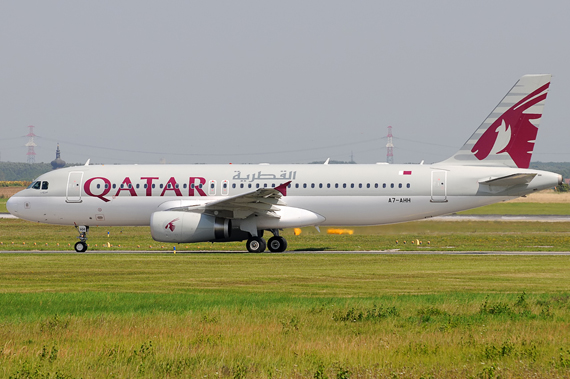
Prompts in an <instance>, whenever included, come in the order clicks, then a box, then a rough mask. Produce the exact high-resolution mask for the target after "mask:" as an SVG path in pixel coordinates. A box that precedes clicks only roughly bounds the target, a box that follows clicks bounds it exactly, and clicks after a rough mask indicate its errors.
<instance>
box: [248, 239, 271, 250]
mask: <svg viewBox="0 0 570 379" xmlns="http://www.w3.org/2000/svg"><path fill="white" fill-rule="evenodd" d="M245 246H246V247H247V251H249V252H250V253H263V252H264V251H265V247H266V246H267V245H266V243H265V240H264V239H263V238H261V237H251V238H250V239H248V240H247V243H246V244H245Z"/></svg>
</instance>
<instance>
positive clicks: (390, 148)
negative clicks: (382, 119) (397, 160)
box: [386, 126, 394, 164]
mask: <svg viewBox="0 0 570 379" xmlns="http://www.w3.org/2000/svg"><path fill="white" fill-rule="evenodd" d="M392 137H393V136H392V127H391V126H388V135H387V136H386V138H388V142H387V143H386V162H387V163H389V164H393V163H394V142H393V141H392Z"/></svg>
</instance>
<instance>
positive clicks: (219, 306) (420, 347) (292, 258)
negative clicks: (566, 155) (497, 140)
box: [0, 201, 570, 378]
mask: <svg viewBox="0 0 570 379" xmlns="http://www.w3.org/2000/svg"><path fill="white" fill-rule="evenodd" d="M1 204H2V203H1V202H0V206H1ZM535 204H538V206H537V205H535ZM505 205H507V206H509V207H511V208H510V209H513V210H514V209H520V208H517V207H521V206H520V205H518V204H517V203H501V204H496V205H494V206H495V207H502V206H505ZM544 205H545V204H544V203H539V202H536V201H535V202H533V203H530V204H529V203H523V206H522V207H523V208H525V209H527V211H526V212H528V209H535V212H537V213H535V214H544V213H550V212H541V209H546V208H544ZM546 205H547V206H550V205H551V204H550V203H548V204H546ZM494 206H490V207H494ZM554 206H555V207H562V208H564V207H565V206H566V204H564V203H557V204H554ZM533 207H534V208H533ZM495 209H497V208H495ZM489 213H501V212H495V211H490V212H489ZM511 214H518V213H511ZM526 214H529V213H526ZM558 214H564V213H558ZM352 229H353V231H354V233H353V234H352V235H328V234H326V228H323V229H322V232H321V233H318V232H317V231H316V230H315V229H314V228H303V231H302V233H301V235H299V236H295V235H293V234H292V232H291V231H289V230H286V231H285V233H284V234H285V236H286V237H287V239H288V241H289V250H293V251H294V250H309V251H311V250H312V251H325V252H326V251H327V250H355V249H357V250H382V249H398V250H404V251H412V252H413V251H418V252H423V251H426V250H436V251H457V250H459V251H465V250H467V251H482V250H485V251H497V250H511V251H512V250H523V251H528V250H532V251H569V250H570V223H558V222H556V223H539V222H508V223H507V222H488V221H482V222H480V221H478V222H469V221H463V222H434V221H421V222H412V223H405V224H396V225H386V226H377V227H363V228H352ZM75 237H76V232H75V229H74V228H73V227H69V226H65V227H60V226H52V225H42V224H35V223H30V222H25V221H22V220H12V219H0V250H4V251H6V250H20V251H27V252H26V253H25V254H21V253H3V254H0V377H6V378H109V377H111V378H112V377H115V378H124V377H150V378H165V377H167V378H186V377H202V378H204V377H206V378H499V377H500V378H521V377H528V378H530V377H533V378H534V377H549V378H550V377H558V378H570V286H569V284H568V283H570V257H567V256H548V255H546V256H489V255H454V256H448V255H430V256H426V255H366V254H349V255H333V254H235V253H223V252H222V253H215V254H212V253H208V251H210V250H216V251H244V250H245V248H244V244H243V243H228V244H209V243H199V244H189V245H179V246H177V249H178V254H176V255H175V254H172V249H173V246H172V245H166V246H164V245H162V244H159V243H157V242H155V241H153V240H152V239H151V238H150V232H149V228H148V227H130V228H128V227H125V228H117V227H114V228H103V227H101V228H95V227H93V228H91V231H90V238H89V240H88V242H89V244H90V250H99V251H101V250H103V251H105V250H109V251H111V252H112V251H114V250H125V249H128V250H134V251H137V250H140V251H143V250H144V251H147V250H151V251H154V252H155V253H154V254H112V253H111V254H96V255H89V254H75V253H73V254H41V253H39V254H36V253H33V251H34V250H68V251H69V250H71V249H72V245H73V243H74V242H75V241H76V238H75ZM416 241H421V245H418V244H416ZM404 242H405V243H404ZM412 242H414V243H412ZM46 244H47V245H46ZM58 244H59V246H58ZM107 244H110V245H111V247H103V246H104V245H107ZM197 250H199V251H200V253H193V254H181V253H180V252H181V251H189V252H195V251H197Z"/></svg>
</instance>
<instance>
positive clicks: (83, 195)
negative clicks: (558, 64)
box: [6, 74, 562, 253]
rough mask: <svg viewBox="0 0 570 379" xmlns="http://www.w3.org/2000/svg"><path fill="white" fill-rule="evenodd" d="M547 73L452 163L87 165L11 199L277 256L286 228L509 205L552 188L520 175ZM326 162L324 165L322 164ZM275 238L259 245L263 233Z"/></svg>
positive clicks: (539, 176) (72, 220) (55, 217)
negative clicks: (235, 244) (507, 202)
mask: <svg viewBox="0 0 570 379" xmlns="http://www.w3.org/2000/svg"><path fill="white" fill-rule="evenodd" d="M550 79H551V75H549V74H544V75H525V76H523V77H521V79H520V80H519V81H518V82H517V83H516V84H515V86H514V87H513V88H512V89H511V90H510V91H509V92H508V94H507V95H506V96H505V97H504V98H503V99H502V100H501V101H500V102H499V104H498V105H497V106H496V107H495V109H494V110H493V111H492V112H491V114H489V116H487V118H486V119H485V120H484V121H483V123H482V124H481V125H480V126H479V127H478V128H477V130H476V131H475V133H473V135H472V136H471V137H470V138H469V139H468V140H467V142H465V144H464V145H463V147H461V149H459V151H458V152H457V153H455V154H454V155H453V156H451V157H450V158H448V159H446V160H444V161H441V162H437V163H433V164H423V162H422V164H380V163H379V164H357V165H329V164H276V165H274V164H271V165H269V164H259V165H256V164H240V165H237V164H225V165H220V164H216V165H186V164H182V165H164V164H161V165H90V164H89V161H87V163H86V165H85V166H76V167H68V168H63V169H57V170H54V171H51V172H48V173H46V174H43V175H41V176H40V177H38V178H37V179H36V180H35V181H33V182H32V184H31V185H30V186H29V187H28V188H27V189H24V190H22V191H20V192H18V193H17V194H15V195H14V196H12V197H10V199H9V200H8V202H7V204H6V206H7V208H8V211H9V212H10V213H11V214H13V215H15V216H17V217H19V218H22V219H24V220H29V221H34V222H40V223H47V224H59V225H74V226H75V227H76V228H77V230H78V232H79V237H78V238H79V241H78V242H77V243H76V244H75V250H76V251H77V252H85V251H86V250H87V248H88V245H87V242H86V241H87V235H88V232H89V226H150V232H151V235H152V238H153V239H155V240H156V241H160V242H169V243H192V242H205V241H209V242H227V241H244V240H245V241H247V242H246V248H247V250H248V251H249V252H256V253H259V252H263V251H265V249H266V248H268V249H269V250H270V251H271V252H283V251H285V250H286V249H287V241H286V239H285V238H283V236H281V235H280V231H281V230H283V229H285V228H300V227H305V226H316V227H317V229H318V227H319V226H333V225H335V226H338V225H342V226H358V225H379V224H389V223H399V222H405V221H412V220H418V219H424V218H429V217H434V216H438V215H444V214H449V213H453V212H458V211H461V210H466V209H470V208H475V207H479V206H483V205H487V204H492V203H495V202H500V201H505V200H509V199H513V198H516V197H519V196H523V195H526V194H529V193H532V192H535V191H540V190H542V189H545V188H551V187H554V186H556V185H557V184H560V183H561V182H562V176H561V175H559V174H556V173H552V172H547V171H539V170H531V169H529V164H530V159H531V156H532V152H533V149H534V144H535V141H536V135H537V132H538V126H539V123H540V119H541V117H542V111H543V107H544V103H545V100H546V95H547V92H548V88H549V86H550ZM326 163H328V160H327V162H326ZM265 231H268V232H270V233H272V234H273V236H272V237H271V238H269V240H268V241H267V242H266V241H265V239H264V238H263V235H264V232H265Z"/></svg>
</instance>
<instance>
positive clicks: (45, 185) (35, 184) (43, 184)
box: [28, 180, 49, 190]
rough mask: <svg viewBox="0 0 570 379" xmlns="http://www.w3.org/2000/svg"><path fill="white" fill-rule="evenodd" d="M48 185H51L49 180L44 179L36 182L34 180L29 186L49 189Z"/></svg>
mask: <svg viewBox="0 0 570 379" xmlns="http://www.w3.org/2000/svg"><path fill="white" fill-rule="evenodd" d="M48 187H49V182H46V181H45V180H44V181H40V180H37V181H35V182H32V184H30V185H29V186H28V188H31V189H37V190H39V189H42V190H47V189H48Z"/></svg>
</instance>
